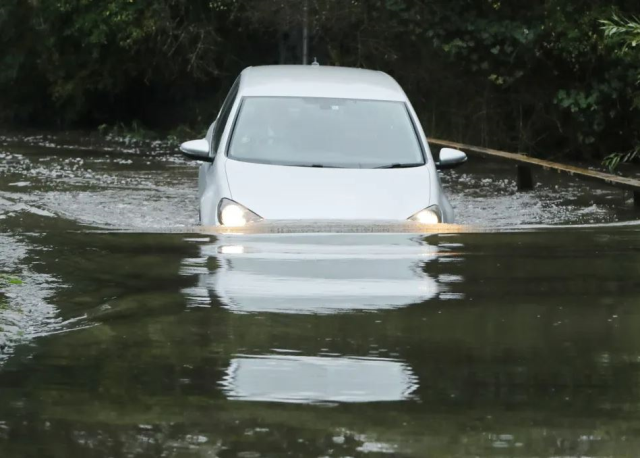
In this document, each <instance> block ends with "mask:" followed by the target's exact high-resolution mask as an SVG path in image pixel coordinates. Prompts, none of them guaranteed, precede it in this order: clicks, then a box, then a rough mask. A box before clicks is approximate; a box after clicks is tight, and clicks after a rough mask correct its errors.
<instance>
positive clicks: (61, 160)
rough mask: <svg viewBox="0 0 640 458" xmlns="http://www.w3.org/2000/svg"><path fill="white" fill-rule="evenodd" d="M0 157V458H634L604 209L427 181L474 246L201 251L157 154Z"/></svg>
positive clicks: (637, 399) (627, 278)
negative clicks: (0, 333)
mask: <svg viewBox="0 0 640 458" xmlns="http://www.w3.org/2000/svg"><path fill="white" fill-rule="evenodd" d="M39 141H40V142H42V141H44V140H42V139H40V140H39ZM4 148H5V149H6V150H7V151H6V152H5V153H4V154H6V155H11V156H10V157H11V158H13V159H12V160H17V161H18V163H19V164H29V166H28V167H27V166H26V165H24V166H23V165H18V166H16V167H5V168H4V169H2V170H0V211H1V213H0V218H2V219H0V228H1V230H0V253H1V254H2V256H1V258H2V259H1V260H0V267H1V268H2V271H4V272H9V273H11V274H12V275H15V276H18V277H19V278H20V279H22V280H23V284H21V285H12V286H10V287H4V288H3V296H4V302H3V303H5V304H7V305H6V306H5V307H6V308H7V310H5V311H4V313H5V315H1V316H3V317H4V318H3V319H4V320H5V323H9V324H5V326H6V327H7V330H8V331H11V332H10V333H9V332H5V335H7V336H9V337H10V338H9V340H10V342H9V345H7V346H6V348H5V350H4V353H3V354H2V358H1V359H0V456H2V457H3V458H4V457H8V458H14V457H15V458H18V457H20V458H22V457H70V456H82V457H100V458H102V457H105V458H106V457H136V458H137V457H163V456H164V457H192V456H193V457H215V456H218V457H282V456H300V457H358V456H366V457H377V456H380V457H382V456H403V457H426V456H443V457H444V456H452V457H453V456H456V457H458V456H469V457H472V456H487V457H489V456H491V457H493V456H495V457H504V456H593V457H596V456H597V457H605V456H629V457H631V456H637V451H638V450H640V333H639V332H638V329H640V308H639V307H640V280H638V279H640V228H639V227H638V226H637V225H634V224H628V225H608V224H607V223H611V222H618V223H620V222H624V221H629V220H632V219H633V218H634V217H637V213H634V212H633V210H632V209H631V208H630V207H628V206H627V205H626V204H625V201H624V196H623V195H621V194H620V193H619V192H618V194H616V192H617V191H612V190H606V189H605V190H598V189H596V190H590V191H589V192H588V193H585V192H579V190H578V189H579V188H577V187H576V186H580V184H579V183H578V184H576V183H574V182H568V183H556V184H555V185H554V186H559V187H560V189H561V190H563V189H564V190H566V191H567V193H566V196H569V197H566V198H565V199H564V200H563V199H562V198H559V197H557V196H558V193H557V192H555V193H554V192H550V189H551V188H550V187H549V188H542V187H539V188H538V189H536V191H535V192H534V193H531V194H526V195H516V194H515V193H514V194H510V193H511V191H510V188H509V186H511V184H509V183H510V182H506V183H507V184H506V185H505V186H506V187H505V188H504V189H502V188H498V189H489V188H490V186H489V184H485V188H482V187H481V183H482V180H484V179H488V178H483V174H491V173H493V176H494V177H500V176H502V177H504V178H500V179H504V180H509V179H510V178H508V177H510V175H509V173H510V172H509V171H508V170H503V171H502V172H501V171H500V170H502V169H501V167H502V166H500V165H490V166H488V168H487V169H485V168H481V167H480V168H478V169H477V170H476V169H459V170H460V171H459V172H457V171H456V173H455V174H449V175H447V176H446V177H443V181H445V183H446V185H447V187H448V188H449V189H450V190H451V193H452V200H453V202H454V203H455V204H456V210H457V211H458V215H459V217H460V220H461V221H462V222H464V223H469V224H474V225H480V226H482V227H484V228H485V229H484V230H477V231H474V230H470V231H468V230H460V231H452V232H450V233H442V234H401V233H378V234H366V233H347V234H345V233H341V234H339V233H332V234H317V233H316V234H295V233H292V234H250V235H237V234H227V235H225V234H210V233H207V232H206V231H201V233H198V230H197V229H193V225H194V224H195V221H194V219H195V214H196V213H195V211H194V209H195V204H194V202H193V195H194V193H195V190H194V187H195V186H194V181H193V180H194V179H195V168H194V167H193V166H191V165H189V164H186V163H183V162H181V160H179V159H175V158H174V157H173V156H170V155H168V154H165V153H162V152H157V151H153V150H152V151H146V152H145V151H142V152H126V151H114V152H109V153H108V154H109V155H110V156H109V157H108V158H107V157H105V154H106V153H105V152H104V151H102V152H100V151H86V150H77V149H65V148H52V147H46V148H44V147H43V146H42V145H40V146H33V145H31V146H29V145H26V146H24V145H22V146H20V147H17V146H15V145H13V146H12V145H11V144H8V145H7V146H5V147H4ZM7 157H9V156H7ZM16 158H18V159H16ZM78 158H80V159H82V163H81V164H80V163H79V162H78ZM129 160H130V161H131V163H129V162H124V161H129ZM23 161H26V162H23ZM147 162H148V164H147ZM6 163H7V162H4V163H3V164H6ZM73 164H80V165H78V167H75V165H73ZM57 166H59V167H58V168H56V167H57ZM1 167H2V166H0V168H1ZM492 168H493V169H492ZM487 170H489V171H487ZM491 170H494V172H491ZM53 172H56V174H55V176H51V174H52V173H53ZM89 172H90V174H89ZM501 173H502V175H500V174H501ZM472 174H473V176H474V177H475V178H473V177H472ZM96 177H98V178H96ZM553 178H554V176H551V177H548V179H549V180H552V179H553ZM492 179H495V178H492ZM474 180H476V181H474ZM478 180H479V181H478ZM16 183H20V184H19V185H18V184H16ZM25 183H27V184H25ZM465 183H468V188H465V186H466V185H464V184H465ZM463 185H464V186H463ZM482 189H485V191H484V193H483V194H482V193H480V191H481V190H482ZM510 196H511V197H510ZM465 199H468V200H465ZM525 200H526V201H527V202H529V203H530V205H524V203H525V202H524V201H525ZM474 203H475V204H474ZM507 204H508V205H507ZM473 205H475V207H473V208H471V206H473ZM505 205H506V206H505ZM531 208H534V210H531ZM589 208H591V210H586V209H589ZM516 209H522V211H516ZM574 209H577V210H578V211H576V212H573V210H574ZM482 215H487V216H486V218H485V219H484V220H482V221H480V219H481V216H482ZM542 223H544V224H552V225H553V224H556V225H557V224H560V223H562V224H564V225H563V226H561V227H536V228H526V227H525V226H524V225H525V224H534V225H540V224H542ZM589 223H598V224H599V225H597V226H593V225H589ZM585 224H586V225H585ZM578 225H580V227H578ZM497 227H500V229H496V228H497ZM167 228H168V229H167ZM169 229H171V230H169ZM505 229H506V230H505ZM9 328H10V329H9Z"/></svg>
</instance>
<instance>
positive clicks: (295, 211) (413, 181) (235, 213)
mask: <svg viewBox="0 0 640 458" xmlns="http://www.w3.org/2000/svg"><path fill="white" fill-rule="evenodd" d="M181 150H182V152H183V153H184V154H185V155H186V156H188V157H190V158H192V159H196V160H200V161H203V164H202V165H201V167H200V173H199V186H198V189H199V200H200V219H201V222H202V223H203V224H205V225H218V224H221V225H224V226H233V227H238V226H244V225H246V224H248V223H253V222H258V221H261V220H262V219H266V220H395V221H403V220H407V219H410V220H414V221H417V222H420V223H426V224H435V223H441V222H446V223H452V222H453V210H452V208H451V205H450V204H449V202H448V200H447V198H446V197H445V195H444V193H443V192H442V189H441V186H440V181H439V179H438V175H437V172H436V168H450V167H454V166H456V165H459V164H461V163H463V162H464V161H465V160H466V156H465V154H464V153H462V152H460V151H456V150H452V149H448V148H445V149H443V150H442V151H441V152H440V155H439V159H438V162H437V163H436V162H435V161H434V159H433V157H432V155H431V152H430V150H429V145H428V144H427V140H426V137H425V135H424V132H423V131H422V128H421V126H420V122H419V120H418V118H417V116H416V113H415V112H414V110H413V108H412V106H411V103H410V102H409V100H408V98H407V96H406V94H405V93H404V91H403V90H402V88H401V87H400V86H399V85H398V83H397V82H396V81H395V80H394V79H393V78H391V77H390V76H389V75H386V74H384V73H382V72H377V71H368V70H360V69H351V68H339V67H320V66H271V67H269V66H267V67H255V68H248V69H246V70H244V71H243V72H242V73H241V75H240V76H239V77H238V79H237V81H236V82H235V84H234V85H233V87H232V88H231V91H230V92H229V94H228V96H227V98H226V100H225V102H224V104H223V105H222V109H221V110H220V113H219V115H218V118H217V119H216V121H215V122H214V123H213V124H212V125H211V127H210V129H209V132H208V133H207V135H206V138H204V139H201V140H193V141H190V142H186V143H183V144H182V146H181Z"/></svg>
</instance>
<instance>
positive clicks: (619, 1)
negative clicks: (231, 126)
mask: <svg viewBox="0 0 640 458" xmlns="http://www.w3.org/2000/svg"><path fill="white" fill-rule="evenodd" d="M303 4H304V0H3V2H2V5H1V6H0V45H1V46H0V120H2V121H3V122H6V123H13V124H22V125H37V126H53V127H70V126H74V127H88V128H90V127H95V126H97V125H100V124H104V123H107V124H115V123H116V122H124V123H131V122H133V121H137V122H139V123H142V124H143V125H145V126H146V127H147V128H151V129H169V128H172V127H174V126H175V125H178V124H184V123H187V124H190V125H192V126H195V127H198V128H200V127H202V126H205V125H206V124H207V123H208V122H210V121H211V119H213V117H215V114H216V112H217V109H218V107H219V103H220V100H221V99H222V98H223V97H224V93H225V92H226V90H227V89H228V87H229V86H230V84H231V82H232V81H233V79H234V78H235V77H236V75H237V73H238V72H239V71H241V70H242V69H243V68H244V67H246V66H249V65H260V64H276V63H299V62H300V58H301V47H300V35H301V27H302V23H303ZM308 10H309V13H308V18H309V19H308V20H309V30H310V38H311V42H310V55H311V56H312V57H313V56H316V57H317V58H318V60H319V61H320V62H321V63H322V64H323V65H344V66H357V67H366V68H374V69H381V70H384V71H386V72H388V73H390V74H391V75H393V76H394V77H396V78H397V79H398V80H399V82H400V83H401V84H402V85H403V87H404V88H405V89H406V91H407V92H408V94H409V96H410V97H411V99H412V101H413V103H414V105H415V108H416V110H417V111H418V113H419V114H420V116H421V119H422V122H423V124H424V126H425V128H426V129H427V132H428V133H429V134H430V135H431V136H434V137H444V138H449V139H454V140H459V141H465V142H469V143H474V144H481V145H490V146H494V147H499V148H506V149H510V150H520V151H526V152H532V153H535V154H540V155H564V156H573V157H582V158H588V157H602V156H604V155H606V154H609V153H612V152H622V151H631V150H633V149H634V147H635V145H636V144H637V143H638V135H639V131H638V126H639V125H640V123H639V121H640V115H639V113H638V105H639V102H638V100H639V97H638V90H637V84H638V75H639V74H640V59H638V57H639V56H638V53H634V52H620V49H621V47H622V45H621V44H620V42H619V40H617V39H616V37H615V36H613V37H612V36H611V34H606V33H605V32H604V31H603V30H602V28H603V23H602V22H601V21H603V20H610V19H612V18H614V17H615V15H616V14H620V15H622V16H623V17H633V15H635V14H639V13H640V4H639V3H638V2H637V1H636V0H615V1H613V2H612V1H609V0H608V1H604V0H593V1H590V2H584V1H577V0H544V1H540V2H533V3H532V2H526V3H520V2H514V1H510V2H507V1H504V0H502V1H501V0H451V1H448V2H442V1H438V0H422V1H419V0H352V1H348V2H347V1H344V0H308Z"/></svg>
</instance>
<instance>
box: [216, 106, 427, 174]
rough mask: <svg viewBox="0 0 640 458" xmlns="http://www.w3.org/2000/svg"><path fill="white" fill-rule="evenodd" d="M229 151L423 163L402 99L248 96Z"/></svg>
mask: <svg viewBox="0 0 640 458" xmlns="http://www.w3.org/2000/svg"><path fill="white" fill-rule="evenodd" d="M228 156H229V157H230V158H232V159H235V160H238V161H245V162H257V163H263V164H274V165H294V166H307V167H340V168H385V167H403V166H404V167H412V166H419V165H423V164H424V163H425V160H424V156H423V154H422V149H421V148H420V143H419V142H418V138H417V135H416V131H415V129H414V127H413V123H412V122H411V118H410V117H409V113H408V111H407V108H406V106H405V104H404V103H403V102H386V101H378V100H351V99H329V98H310V97H247V98H245V99H244V100H243V103H242V108H241V109H240V114H239V115H238V119H237V121H236V125H235V129H234V132H233V136H232V138H231V143H230V145H229V152H228Z"/></svg>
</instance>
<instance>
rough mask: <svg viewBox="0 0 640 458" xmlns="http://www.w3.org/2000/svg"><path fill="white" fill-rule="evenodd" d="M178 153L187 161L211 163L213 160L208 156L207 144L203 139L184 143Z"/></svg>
mask: <svg viewBox="0 0 640 458" xmlns="http://www.w3.org/2000/svg"><path fill="white" fill-rule="evenodd" d="M180 151H182V154H184V155H185V156H187V157H188V158H189V159H194V160H196V161H204V162H213V158H212V157H211V156H210V155H209V142H208V141H207V140H206V139H204V138H201V139H200V140H191V141H188V142H184V143H183V144H182V145H180Z"/></svg>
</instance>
